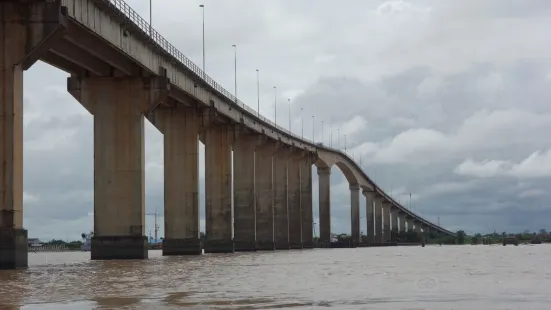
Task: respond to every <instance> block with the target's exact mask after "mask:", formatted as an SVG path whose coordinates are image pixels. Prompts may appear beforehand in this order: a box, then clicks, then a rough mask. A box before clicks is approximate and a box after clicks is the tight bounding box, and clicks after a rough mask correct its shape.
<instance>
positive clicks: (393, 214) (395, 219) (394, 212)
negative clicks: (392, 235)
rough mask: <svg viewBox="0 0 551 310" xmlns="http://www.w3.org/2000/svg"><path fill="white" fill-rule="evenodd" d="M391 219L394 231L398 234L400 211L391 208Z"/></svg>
mask: <svg viewBox="0 0 551 310" xmlns="http://www.w3.org/2000/svg"><path fill="white" fill-rule="evenodd" d="M390 217H391V220H392V227H391V229H392V231H395V232H397V231H398V209H397V208H394V207H391V208H390Z"/></svg>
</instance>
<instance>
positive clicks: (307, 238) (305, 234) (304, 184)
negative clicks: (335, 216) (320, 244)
mask: <svg viewBox="0 0 551 310" xmlns="http://www.w3.org/2000/svg"><path fill="white" fill-rule="evenodd" d="M312 156H313V155H311V154H308V155H306V156H304V157H303V158H302V161H301V162H300V208H301V211H302V214H301V218H302V246H303V248H305V249H306V248H313V247H314V240H313V239H314V238H313V233H312V230H313V224H314V214H313V213H312Z"/></svg>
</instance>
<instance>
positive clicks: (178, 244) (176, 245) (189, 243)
mask: <svg viewBox="0 0 551 310" xmlns="http://www.w3.org/2000/svg"><path fill="white" fill-rule="evenodd" d="M201 254H203V249H202V248H201V240H199V238H196V239H191V238H189V239H164V240H163V256H171V255H174V256H176V255H201Z"/></svg>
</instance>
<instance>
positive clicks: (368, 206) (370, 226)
mask: <svg viewBox="0 0 551 310" xmlns="http://www.w3.org/2000/svg"><path fill="white" fill-rule="evenodd" d="M363 194H364V196H365V218H366V221H367V223H366V224H367V226H366V227H367V232H366V235H367V243H368V244H372V243H373V242H375V234H374V232H375V228H374V225H375V221H374V219H373V216H374V212H373V203H374V201H373V200H374V199H375V192H371V191H363Z"/></svg>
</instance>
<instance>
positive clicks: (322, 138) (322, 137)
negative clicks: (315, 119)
mask: <svg viewBox="0 0 551 310" xmlns="http://www.w3.org/2000/svg"><path fill="white" fill-rule="evenodd" d="M324 138H325V137H324V136H323V121H321V144H323V140H324Z"/></svg>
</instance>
